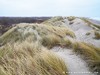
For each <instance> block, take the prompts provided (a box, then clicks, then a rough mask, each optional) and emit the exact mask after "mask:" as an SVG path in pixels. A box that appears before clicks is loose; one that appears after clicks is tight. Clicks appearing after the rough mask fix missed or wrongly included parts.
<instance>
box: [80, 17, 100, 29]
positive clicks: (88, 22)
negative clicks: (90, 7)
mask: <svg viewBox="0 0 100 75" xmlns="http://www.w3.org/2000/svg"><path fill="white" fill-rule="evenodd" d="M80 19H82V20H83V21H85V22H86V23H87V24H88V25H93V26H94V27H93V28H95V27H96V28H98V29H100V26H99V25H96V24H94V23H91V22H90V21H89V20H87V19H86V18H80Z"/></svg>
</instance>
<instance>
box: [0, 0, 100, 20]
mask: <svg viewBox="0 0 100 75" xmlns="http://www.w3.org/2000/svg"><path fill="white" fill-rule="evenodd" d="M0 16H84V17H97V18H98V17H100V0H0Z"/></svg>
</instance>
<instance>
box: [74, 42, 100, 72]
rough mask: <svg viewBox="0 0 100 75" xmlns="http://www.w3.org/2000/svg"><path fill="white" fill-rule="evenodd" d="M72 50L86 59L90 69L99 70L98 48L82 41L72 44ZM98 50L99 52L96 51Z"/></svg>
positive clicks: (99, 56)
mask: <svg viewBox="0 0 100 75" xmlns="http://www.w3.org/2000/svg"><path fill="white" fill-rule="evenodd" d="M73 49H74V52H76V53H77V54H79V55H81V56H82V57H83V59H85V60H86V62H87V63H88V66H89V67H90V69H91V70H92V71H97V72H100V54H99V53H100V49H99V48H96V47H94V46H91V45H88V44H86V43H84V42H76V43H74V44H73ZM98 52H99V53H98Z"/></svg>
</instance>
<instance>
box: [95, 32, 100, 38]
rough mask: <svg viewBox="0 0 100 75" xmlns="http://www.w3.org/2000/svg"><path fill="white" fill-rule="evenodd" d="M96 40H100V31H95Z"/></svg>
mask: <svg viewBox="0 0 100 75" xmlns="http://www.w3.org/2000/svg"><path fill="white" fill-rule="evenodd" d="M94 33H95V39H100V31H95V32H94Z"/></svg>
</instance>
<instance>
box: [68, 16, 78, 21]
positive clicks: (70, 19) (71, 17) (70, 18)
mask: <svg viewBox="0 0 100 75" xmlns="http://www.w3.org/2000/svg"><path fill="white" fill-rule="evenodd" d="M75 18H76V17H74V16H69V17H67V19H68V20H69V21H73V20H74V19H75Z"/></svg>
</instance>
